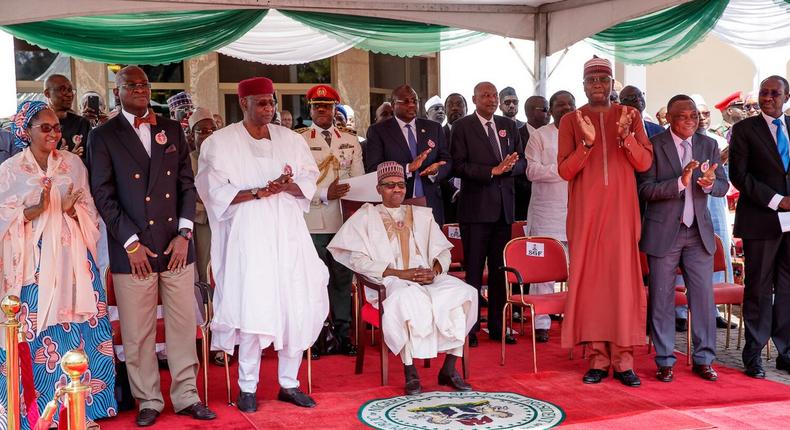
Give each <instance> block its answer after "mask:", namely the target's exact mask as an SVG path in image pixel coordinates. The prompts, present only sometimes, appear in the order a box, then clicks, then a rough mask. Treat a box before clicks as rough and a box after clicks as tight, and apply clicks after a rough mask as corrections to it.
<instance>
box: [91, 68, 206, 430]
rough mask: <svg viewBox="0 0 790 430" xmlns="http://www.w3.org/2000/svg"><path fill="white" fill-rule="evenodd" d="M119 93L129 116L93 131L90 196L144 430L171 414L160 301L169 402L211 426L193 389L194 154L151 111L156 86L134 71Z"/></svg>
mask: <svg viewBox="0 0 790 430" xmlns="http://www.w3.org/2000/svg"><path fill="white" fill-rule="evenodd" d="M115 84H116V87H117V88H115V89H114V90H113V91H114V92H115V94H116V96H117V97H119V98H120V101H121V106H122V108H123V109H122V110H121V112H120V113H119V114H118V115H117V116H115V117H114V118H113V119H111V120H109V121H107V123H105V124H104V125H101V126H99V127H97V128H95V129H93V131H91V134H90V142H91V144H90V146H89V148H88V149H89V154H88V161H89V166H90V173H91V175H90V181H91V193H92V194H93V198H94V200H95V202H96V207H97V208H98V210H99V213H100V214H101V216H102V218H103V219H104V222H105V224H107V233H108V239H107V240H108V247H109V253H110V270H111V271H112V273H113V275H112V280H113V285H114V287H115V296H116V299H117V301H118V314H119V317H120V322H121V336H122V338H123V344H124V352H125V354H126V367H127V369H128V372H129V383H130V385H131V389H132V395H133V396H134V397H135V398H136V399H137V400H138V402H139V408H140V410H139V412H138V414H137V425H138V426H141V427H144V426H150V425H152V424H154V422H155V421H156V418H157V416H158V415H159V413H160V412H161V411H162V409H163V408H164V400H163V398H162V393H161V390H160V388H159V369H158V365H157V361H156V354H155V348H154V344H155V343H156V338H155V337H156V319H157V318H156V306H157V296H160V297H161V299H162V304H163V305H164V309H165V330H166V332H167V338H166V342H165V343H166V346H167V355H168V367H169V368H170V375H171V377H172V383H171V385H170V399H171V401H172V403H173V407H174V409H175V410H176V412H178V413H179V414H183V415H190V416H192V417H193V418H195V419H200V420H210V419H214V418H216V414H214V412H212V411H211V410H209V409H208V408H207V407H206V406H205V405H203V404H202V403H201V402H200V398H199V397H198V394H197V388H196V385H195V378H196V376H197V369H198V360H197V353H196V350H195V322H196V319H195V296H194V283H195V268H194V264H193V262H194V261H195V251H194V247H193V245H192V241H191V239H192V222H193V220H194V217H195V201H196V197H197V194H196V191H195V186H194V183H193V178H192V165H191V163H190V159H189V147H188V145H187V141H186V138H185V136H184V133H183V131H182V129H181V124H179V123H178V122H176V121H173V120H170V119H165V118H161V117H157V116H156V115H155V114H154V112H153V111H152V110H150V109H149V108H148V104H149V102H150V99H151V84H150V83H149V81H148V77H147V76H146V74H145V72H144V71H143V70H142V69H140V68H139V67H136V66H128V67H125V68H124V69H122V70H121V71H120V72H118V74H117V75H116V80H115Z"/></svg>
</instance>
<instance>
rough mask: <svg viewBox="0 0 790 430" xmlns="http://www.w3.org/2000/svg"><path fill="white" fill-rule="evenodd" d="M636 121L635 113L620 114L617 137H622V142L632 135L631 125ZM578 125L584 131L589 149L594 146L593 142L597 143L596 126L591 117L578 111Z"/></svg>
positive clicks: (583, 135) (625, 112)
mask: <svg viewBox="0 0 790 430" xmlns="http://www.w3.org/2000/svg"><path fill="white" fill-rule="evenodd" d="M635 120H636V112H635V111H632V110H629V109H623V110H622V111H621V112H620V118H619V119H618V120H617V135H618V136H619V137H620V140H621V141H623V140H625V139H626V138H627V137H628V135H629V134H631V124H632V123H633V122H634V121H635ZM576 123H577V124H578V125H579V128H580V129H581V131H582V138H583V139H584V143H585V145H587V147H591V146H593V142H595V126H593V123H592V121H591V120H590V117H588V116H587V115H582V112H581V111H580V110H577V111H576Z"/></svg>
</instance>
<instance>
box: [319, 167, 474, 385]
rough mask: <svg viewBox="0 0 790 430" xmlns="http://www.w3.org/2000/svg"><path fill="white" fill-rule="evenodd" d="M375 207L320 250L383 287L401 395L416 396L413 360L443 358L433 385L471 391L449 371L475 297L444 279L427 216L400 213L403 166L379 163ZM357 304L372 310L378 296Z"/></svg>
mask: <svg viewBox="0 0 790 430" xmlns="http://www.w3.org/2000/svg"><path fill="white" fill-rule="evenodd" d="M377 174H378V186H377V187H376V190H377V191H378V193H379V194H381V198H382V204H380V205H372V204H369V203H368V204H365V205H364V206H362V207H361V208H360V209H359V210H358V211H357V212H356V213H355V214H354V215H353V216H352V217H351V218H349V219H348V221H346V222H345V223H344V224H343V226H342V227H341V228H340V230H339V231H338V232H337V234H336V235H335V237H334V239H333V240H332V241H331V242H330V243H329V246H327V249H328V250H329V251H330V252H331V253H332V256H333V257H334V258H335V260H336V261H337V262H339V263H341V264H343V265H345V266H347V267H348V268H349V269H351V270H353V271H354V272H356V273H358V274H360V275H363V276H365V277H368V278H370V279H371V280H373V281H376V282H380V283H382V284H383V285H384V286H385V287H386V292H387V295H386V299H385V300H384V301H383V303H382V304H383V306H384V309H385V312H384V317H383V321H382V325H383V327H384V329H383V330H382V333H384V342H385V343H386V344H387V346H388V347H389V349H390V350H392V352H393V353H395V354H399V355H400V357H401V360H403V364H404V373H405V376H406V394H409V395H412V394H419V393H420V392H421V390H422V388H421V386H420V377H419V375H418V374H417V368H416V367H415V366H414V363H413V360H414V359H415V358H418V359H428V358H434V357H436V356H437V353H439V352H445V353H446V354H447V355H446V356H445V360H444V365H443V366H442V369H441V371H440V372H439V384H440V385H448V386H451V387H453V388H455V389H456V390H459V391H469V390H471V389H472V387H471V386H470V385H469V384H467V383H466V382H464V380H463V378H462V377H461V375H460V374H459V373H458V371H457V370H456V367H455V365H456V361H457V359H458V357H462V356H463V346H464V340H465V339H466V335H467V333H469V330H471V329H472V326H473V325H474V323H475V320H476V318H477V290H475V289H474V288H473V287H471V286H470V285H468V284H466V283H464V282H462V281H461V280H459V279H457V278H454V277H452V276H449V275H447V274H445V273H446V271H447V269H448V268H449V266H450V249H451V248H452V247H453V245H452V244H450V242H449V241H448V240H447V239H446V238H445V237H444V235H443V234H442V231H441V229H440V228H439V225H438V224H436V222H435V221H434V219H433V214H432V212H431V209H430V208H424V207H417V206H411V205H401V203H403V199H404V197H405V194H406V183H405V179H404V173H403V166H401V165H400V164H398V163H395V162H392V161H387V162H384V163H381V164H379V166H378V169H377ZM365 297H366V299H367V301H368V302H370V303H371V304H373V306H378V295H377V293H376V292H375V291H373V290H372V289H366V291H365Z"/></svg>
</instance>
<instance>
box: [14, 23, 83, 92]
mask: <svg viewBox="0 0 790 430" xmlns="http://www.w3.org/2000/svg"><path fill="white" fill-rule="evenodd" d="M14 57H15V61H14V69H15V70H16V91H17V93H16V98H17V104H19V103H22V102H24V101H28V100H41V101H44V100H46V98H45V97H44V81H45V80H46V79H47V77H48V76H50V75H53V74H56V73H57V74H60V75H64V76H66V77H67V78H69V79H71V57H69V56H66V55H61V54H58V53H57V52H52V51H49V50H47V49H45V48H41V47H38V46H36V45H32V44H30V43H27V42H25V41H24V40H21V39H16V38H14Z"/></svg>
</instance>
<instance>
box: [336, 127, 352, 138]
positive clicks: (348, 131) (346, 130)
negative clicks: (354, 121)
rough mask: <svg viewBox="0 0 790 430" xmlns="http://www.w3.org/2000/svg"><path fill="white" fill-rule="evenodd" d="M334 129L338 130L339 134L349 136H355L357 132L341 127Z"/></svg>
mask: <svg viewBox="0 0 790 430" xmlns="http://www.w3.org/2000/svg"><path fill="white" fill-rule="evenodd" d="M335 127H336V128H337V129H338V130H340V131H341V132H343V133H348V134H350V135H352V136H356V135H357V131H356V130H354V129H352V128H347V127H343V126H342V125H341V126H335Z"/></svg>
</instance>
